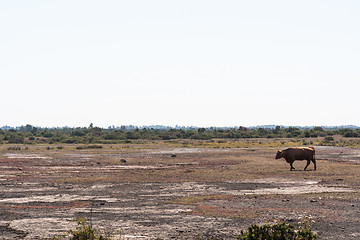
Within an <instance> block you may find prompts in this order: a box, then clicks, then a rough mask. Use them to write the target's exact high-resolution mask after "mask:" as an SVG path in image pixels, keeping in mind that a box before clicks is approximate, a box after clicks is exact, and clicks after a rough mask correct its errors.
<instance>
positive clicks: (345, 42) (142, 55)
mask: <svg viewBox="0 0 360 240" xmlns="http://www.w3.org/2000/svg"><path fill="white" fill-rule="evenodd" d="M359 13H360V1H355V0H353V1H350V0H349V1H346V0H341V1H340V0H338V1H331V0H322V1H321V0H311V1H310V0H302V1H295V0H294V1H289V0H283V1H276V0H275V1H268V0H262V1H260V0H259V1H257V0H254V1H240V0H233V1H227V0H222V1H220V0H219V1H211V0H191V1H187V0H181V1H172V0H163V1H157V0H152V1H150V0H143V1H138V0H131V1H130V0H128V1H120V0H111V1H106V0H105V1H91V0H90V1H89V0H71V1H70V0H58V1H55V0H43V1H37V0H32V1H28V0H19V1H6V0H0V87H1V91H0V101H1V108H0V126H3V125H11V126H19V125H25V124H32V125H35V126H43V127H52V126H89V124H90V123H93V124H94V125H96V126H100V127H108V126H110V125H115V126H119V125H129V124H132V125H152V124H162V125H169V126H175V125H194V126H239V125H244V126H252V125H259V124H283V125H343V124H355V125H360V108H359V102H360V101H359V100H360V97H359V96H360V94H359V92H360V91H359V89H360V14H359Z"/></svg>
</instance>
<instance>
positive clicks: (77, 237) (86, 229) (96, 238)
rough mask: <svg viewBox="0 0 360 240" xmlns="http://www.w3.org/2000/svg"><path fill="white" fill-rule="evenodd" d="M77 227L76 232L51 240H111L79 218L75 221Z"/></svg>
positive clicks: (70, 231) (69, 232)
mask: <svg viewBox="0 0 360 240" xmlns="http://www.w3.org/2000/svg"><path fill="white" fill-rule="evenodd" d="M75 221H76V222H77V224H78V225H77V227H76V229H75V230H69V231H68V232H67V233H65V234H63V235H62V236H54V237H51V238H50V240H65V239H69V240H111V239H112V238H111V237H109V236H104V235H102V234H100V233H99V231H98V230H97V229H96V228H94V227H93V226H92V225H90V224H88V223H87V222H86V221H85V220H84V219H82V218H79V219H77V220H75Z"/></svg>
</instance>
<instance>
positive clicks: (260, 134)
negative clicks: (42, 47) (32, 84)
mask: <svg viewBox="0 0 360 240" xmlns="http://www.w3.org/2000/svg"><path fill="white" fill-rule="evenodd" d="M333 135H341V136H343V137H348V138H350V137H351V138H360V129H350V128H342V129H333V130H326V129H323V128H322V127H314V128H310V129H299V128H297V127H280V126H277V127H275V128H272V129H267V128H261V127H260V128H256V129H255V128H252V129H248V128H246V127H236V128H224V129H217V128H196V129H175V128H167V129H153V128H142V129H140V128H134V129H128V130H126V129H123V130H122V129H114V128H107V129H104V128H99V127H94V126H93V125H92V124H91V125H90V126H89V127H82V128H38V127H34V126H31V125H26V126H22V127H19V128H17V129H7V130H1V129H0V144H7V143H8V144H37V143H48V144H55V143H64V144H66V143H68V144H72V143H82V144H92V143H125V142H130V141H131V140H134V139H144V140H145V139H146V140H171V139H199V140H200V139H201V140H210V139H216V138H233V139H235V138H236V139H244V138H317V137H325V138H326V139H328V140H331V139H332V136H333Z"/></svg>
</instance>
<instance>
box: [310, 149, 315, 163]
mask: <svg viewBox="0 0 360 240" xmlns="http://www.w3.org/2000/svg"><path fill="white" fill-rule="evenodd" d="M309 148H311V149H312V150H314V154H313V159H314V161H315V148H314V147H309Z"/></svg>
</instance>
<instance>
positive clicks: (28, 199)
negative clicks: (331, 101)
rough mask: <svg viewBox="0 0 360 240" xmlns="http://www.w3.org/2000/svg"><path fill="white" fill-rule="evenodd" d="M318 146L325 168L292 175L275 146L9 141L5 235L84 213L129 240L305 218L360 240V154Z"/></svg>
mask: <svg viewBox="0 0 360 240" xmlns="http://www.w3.org/2000/svg"><path fill="white" fill-rule="evenodd" d="M316 150H317V160H318V170H317V171H311V170H310V171H302V170H300V169H303V167H304V166H305V162H300V161H299V162H295V164H294V166H295V168H296V169H297V170H296V171H291V172H290V171H289V166H288V164H286V163H285V162H284V161H282V160H275V159H274V157H275V153H276V149H273V148H256V149H249V148H244V149H242V148H232V149H222V148H220V149H218V148H217V149H209V148H179V147H174V146H171V145H166V144H160V145H151V146H148V145H146V146H145V145H144V146H142V145H137V146H136V147H133V146H121V145H117V146H107V147H104V148H102V149H97V150H76V148H75V147H74V146H66V147H65V148H64V149H61V150H58V149H56V148H54V149H50V150H46V148H45V147H41V146H32V147H31V148H30V149H28V150H26V151H25V150H24V151H8V150H6V147H3V148H2V149H1V154H0V239H43V238H46V237H49V236H53V235H57V234H61V233H63V232H64V231H66V230H68V229H70V228H73V227H75V223H74V222H73V221H72V220H74V219H75V218H77V217H83V218H85V219H86V220H88V221H89V222H91V223H92V224H93V225H94V226H95V227H96V228H98V229H101V230H102V231H103V232H104V233H110V234H111V235H112V236H114V237H118V238H120V237H121V238H122V239H207V238H210V237H213V238H214V237H216V238H217V239H233V238H234V236H235V235H236V234H238V233H240V231H241V230H242V229H246V228H247V226H249V225H250V224H254V223H256V224H264V223H266V221H269V220H270V221H271V220H274V219H280V220H281V221H285V222H289V223H292V224H295V225H296V224H297V222H298V218H299V217H302V216H306V215H311V216H312V217H313V219H314V220H315V224H314V226H313V229H314V230H315V231H316V232H317V233H318V235H319V237H320V239H360V208H359V207H360V200H359V196H360V183H359V180H360V179H359V178H360V176H359V175H360V174H359V170H360V150H359V149H351V148H335V147H317V148H316ZM122 159H126V163H124V162H123V161H121V160H122ZM309 168H310V169H313V166H312V165H310V166H309ZM298 169H299V170H298Z"/></svg>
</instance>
